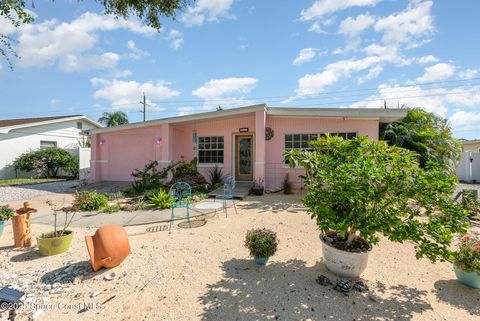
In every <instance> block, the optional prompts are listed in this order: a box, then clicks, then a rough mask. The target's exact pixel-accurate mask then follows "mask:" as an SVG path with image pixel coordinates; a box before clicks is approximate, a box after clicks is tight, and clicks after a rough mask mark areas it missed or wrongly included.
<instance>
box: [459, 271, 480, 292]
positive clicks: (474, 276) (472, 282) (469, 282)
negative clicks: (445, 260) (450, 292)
mask: <svg viewBox="0 0 480 321" xmlns="http://www.w3.org/2000/svg"><path fill="white" fill-rule="evenodd" d="M453 271H455V275H456V276H457V279H458V281H460V283H462V284H465V285H466V286H469V287H471V288H474V289H480V271H474V272H464V271H462V269H460V268H459V267H457V266H456V265H453Z"/></svg>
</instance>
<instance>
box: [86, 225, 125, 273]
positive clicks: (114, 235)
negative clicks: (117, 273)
mask: <svg viewBox="0 0 480 321" xmlns="http://www.w3.org/2000/svg"><path fill="white" fill-rule="evenodd" d="M85 242H86V243H87V249H88V254H89V255H90V262H91V263H92V268H93V271H98V270H100V269H101V268H102V267H105V268H108V269H109V268H112V267H115V266H117V265H119V264H120V263H122V262H123V260H124V259H125V258H126V257H127V256H128V255H129V254H130V243H129V242H128V235H127V232H126V231H125V229H124V228H123V227H121V226H119V225H105V226H102V227H101V228H99V229H98V230H97V231H96V232H95V235H93V236H85Z"/></svg>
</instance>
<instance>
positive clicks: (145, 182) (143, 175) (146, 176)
mask: <svg viewBox="0 0 480 321" xmlns="http://www.w3.org/2000/svg"><path fill="white" fill-rule="evenodd" d="M174 166H175V165H170V166H168V167H165V168H164V169H162V170H161V171H159V170H158V162H157V161H151V162H149V163H148V164H146V165H145V167H144V168H143V169H138V168H137V169H135V170H134V171H133V173H132V176H133V177H135V180H134V182H133V183H132V191H131V192H129V193H128V194H129V195H140V194H142V193H144V192H145V191H148V190H157V191H158V190H159V189H160V188H162V187H163V185H164V184H163V181H164V180H165V179H166V178H167V176H168V172H169V171H171V170H172V168H173V167H174Z"/></svg>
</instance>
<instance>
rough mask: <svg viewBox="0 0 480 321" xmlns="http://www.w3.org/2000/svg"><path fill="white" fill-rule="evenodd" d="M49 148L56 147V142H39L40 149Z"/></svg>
mask: <svg viewBox="0 0 480 321" xmlns="http://www.w3.org/2000/svg"><path fill="white" fill-rule="evenodd" d="M50 147H57V142H53V141H48V140H41V141H40V149H45V148H50Z"/></svg>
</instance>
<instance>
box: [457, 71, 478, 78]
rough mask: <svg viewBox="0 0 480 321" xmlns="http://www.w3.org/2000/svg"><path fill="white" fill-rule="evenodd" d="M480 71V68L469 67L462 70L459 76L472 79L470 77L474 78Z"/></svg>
mask: <svg viewBox="0 0 480 321" xmlns="http://www.w3.org/2000/svg"><path fill="white" fill-rule="evenodd" d="M479 73H480V69H467V70H463V71H460V72H459V73H458V77H459V78H461V79H470V78H474V77H475V76H477V75H478V74H479Z"/></svg>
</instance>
